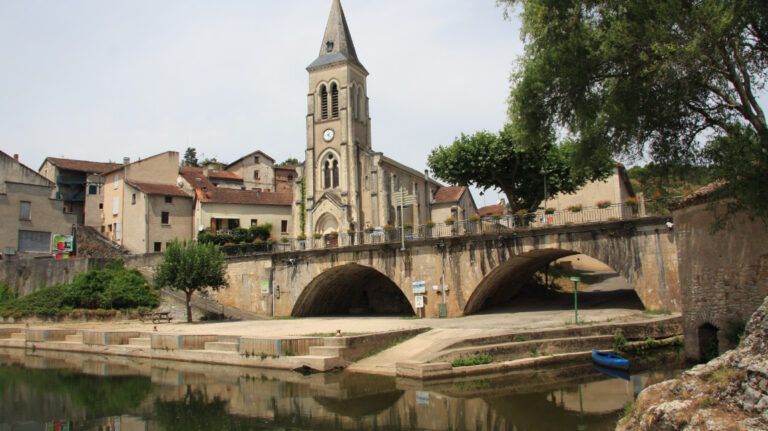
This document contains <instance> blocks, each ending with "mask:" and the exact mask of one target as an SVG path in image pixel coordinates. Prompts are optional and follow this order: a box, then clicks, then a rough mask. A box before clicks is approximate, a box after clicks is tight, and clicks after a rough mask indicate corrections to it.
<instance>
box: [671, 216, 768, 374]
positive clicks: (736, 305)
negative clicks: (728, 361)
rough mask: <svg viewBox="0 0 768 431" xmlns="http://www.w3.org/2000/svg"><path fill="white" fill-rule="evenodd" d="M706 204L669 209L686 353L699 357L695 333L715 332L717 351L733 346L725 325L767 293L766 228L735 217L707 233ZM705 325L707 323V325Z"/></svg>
mask: <svg viewBox="0 0 768 431" xmlns="http://www.w3.org/2000/svg"><path fill="white" fill-rule="evenodd" d="M713 221H714V219H713V215H712V212H711V211H710V209H709V208H708V204H707V203H699V204H696V205H692V206H688V207H683V208H680V209H677V210H675V211H674V222H675V227H674V230H675V242H676V243H677V247H678V259H679V267H680V285H681V288H682V291H681V293H682V298H683V323H684V329H685V353H686V356H687V357H688V358H690V359H694V360H698V359H699V358H700V353H701V350H702V347H703V346H700V343H699V336H700V335H706V334H702V333H701V332H702V330H706V328H709V330H710V331H717V340H718V346H719V351H720V352H723V351H725V350H727V349H730V348H733V347H734V344H733V343H732V342H731V341H729V340H728V337H727V335H726V332H727V329H728V327H729V325H735V324H738V323H743V322H745V321H746V320H747V319H748V318H749V316H750V315H751V314H752V313H753V312H754V311H755V310H756V309H757V307H758V306H759V305H760V304H761V302H762V300H763V298H764V297H765V296H766V295H768V231H767V230H766V226H765V224H764V223H763V222H761V221H759V220H758V221H751V220H749V219H748V218H747V217H746V216H744V215H741V216H737V217H736V219H735V220H734V221H733V228H732V229H729V230H725V231H721V232H716V233H712V232H711V227H712V223H713ZM706 325H710V326H706Z"/></svg>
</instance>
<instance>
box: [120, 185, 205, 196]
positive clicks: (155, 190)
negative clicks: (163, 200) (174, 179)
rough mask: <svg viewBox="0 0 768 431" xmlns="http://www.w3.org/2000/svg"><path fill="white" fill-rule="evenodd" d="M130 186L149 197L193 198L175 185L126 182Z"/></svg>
mask: <svg viewBox="0 0 768 431" xmlns="http://www.w3.org/2000/svg"><path fill="white" fill-rule="evenodd" d="M126 183H127V184H128V185H130V186H131V187H134V188H136V189H138V190H141V191H142V192H144V193H146V194H148V195H161V196H177V197H180V198H191V197H192V196H190V195H188V194H187V193H186V192H184V190H182V189H181V188H180V187H178V186H176V185H175V184H152V183H139V182H136V181H126Z"/></svg>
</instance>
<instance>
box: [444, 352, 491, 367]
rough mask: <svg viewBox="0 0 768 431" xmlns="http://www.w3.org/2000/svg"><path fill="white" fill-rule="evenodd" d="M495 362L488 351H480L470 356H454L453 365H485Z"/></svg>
mask: <svg viewBox="0 0 768 431" xmlns="http://www.w3.org/2000/svg"><path fill="white" fill-rule="evenodd" d="M491 362H493V356H491V355H489V354H486V353H478V354H477V355H473V356H470V357H468V358H462V357H459V358H454V359H453V362H451V365H452V366H453V367H470V366H473V365H484V364H490V363H491Z"/></svg>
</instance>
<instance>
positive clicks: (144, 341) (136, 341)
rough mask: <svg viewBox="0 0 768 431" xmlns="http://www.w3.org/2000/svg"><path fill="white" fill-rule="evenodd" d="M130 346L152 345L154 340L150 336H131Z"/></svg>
mask: <svg viewBox="0 0 768 431" xmlns="http://www.w3.org/2000/svg"><path fill="white" fill-rule="evenodd" d="M128 345H129V346H136V347H152V340H151V339H150V338H149V337H139V338H129V339H128Z"/></svg>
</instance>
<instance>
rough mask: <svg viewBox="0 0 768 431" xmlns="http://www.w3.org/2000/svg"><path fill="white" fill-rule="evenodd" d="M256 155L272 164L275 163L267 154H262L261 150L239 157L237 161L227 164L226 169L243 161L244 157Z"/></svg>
mask: <svg viewBox="0 0 768 431" xmlns="http://www.w3.org/2000/svg"><path fill="white" fill-rule="evenodd" d="M256 154H261V155H262V156H264V157H266V158H268V159H269V160H270V161H271V162H272V163H273V164H274V163H275V159H273V158H272V157H270V156H269V154H267V153H265V152H263V151H261V150H256V151H254V152H252V153H248V154H246V155H244V156H243V157H240V158H239V159H237V160H235V161H234V162H232V163H230V164H228V165H227V167H230V166H234V165H235V164H237V163H238V162H239V161H241V160H243V159H245V158H246V157H251V156H253V155H256Z"/></svg>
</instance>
